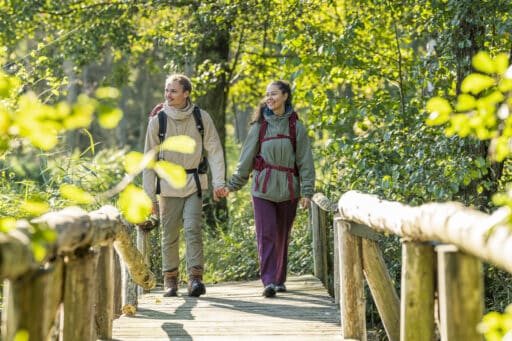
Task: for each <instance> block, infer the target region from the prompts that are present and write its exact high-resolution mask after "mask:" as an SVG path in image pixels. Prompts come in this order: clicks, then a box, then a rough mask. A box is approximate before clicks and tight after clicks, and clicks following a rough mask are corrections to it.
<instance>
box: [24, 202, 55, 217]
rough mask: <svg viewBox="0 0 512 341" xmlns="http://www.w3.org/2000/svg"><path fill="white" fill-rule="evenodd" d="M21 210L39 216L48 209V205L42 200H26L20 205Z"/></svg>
mask: <svg viewBox="0 0 512 341" xmlns="http://www.w3.org/2000/svg"><path fill="white" fill-rule="evenodd" d="M21 208H22V210H23V211H25V212H27V213H28V214H29V215H32V216H40V215H42V214H44V213H46V212H48V211H49V210H50V205H48V204H47V203H46V202H42V201H32V200H26V201H24V202H23V204H22V205H21Z"/></svg>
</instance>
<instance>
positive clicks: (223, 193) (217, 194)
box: [213, 187, 229, 201]
mask: <svg viewBox="0 0 512 341" xmlns="http://www.w3.org/2000/svg"><path fill="white" fill-rule="evenodd" d="M228 195H229V189H228V188H227V187H219V188H215V189H214V190H213V200H215V201H219V199H220V198H225V197H227V196H228Z"/></svg>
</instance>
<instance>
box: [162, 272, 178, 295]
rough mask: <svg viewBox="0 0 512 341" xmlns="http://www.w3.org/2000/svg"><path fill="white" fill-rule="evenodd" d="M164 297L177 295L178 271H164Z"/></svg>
mask: <svg viewBox="0 0 512 341" xmlns="http://www.w3.org/2000/svg"><path fill="white" fill-rule="evenodd" d="M164 290H165V293H164V297H174V296H178V271H165V272H164Z"/></svg>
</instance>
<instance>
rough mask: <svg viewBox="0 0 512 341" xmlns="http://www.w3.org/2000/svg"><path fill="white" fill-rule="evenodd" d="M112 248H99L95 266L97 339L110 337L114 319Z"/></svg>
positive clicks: (109, 246) (110, 246)
mask: <svg viewBox="0 0 512 341" xmlns="http://www.w3.org/2000/svg"><path fill="white" fill-rule="evenodd" d="M113 259H114V248H113V246H112V245H108V246H104V247H102V248H100V256H99V259H98V267H97V272H96V275H97V280H96V282H97V294H96V314H95V317H96V333H97V336H98V338H99V339H111V338H112V323H113V320H114V271H113V269H114V264H113Z"/></svg>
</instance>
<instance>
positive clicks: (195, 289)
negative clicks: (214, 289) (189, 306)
mask: <svg viewBox="0 0 512 341" xmlns="http://www.w3.org/2000/svg"><path fill="white" fill-rule="evenodd" d="M202 280H203V269H200V268H196V267H193V268H191V269H190V275H189V277H188V295H189V296H192V297H199V296H201V295H204V294H205V293H206V288H205V286H204V284H203V283H202V282H201V281H202Z"/></svg>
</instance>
